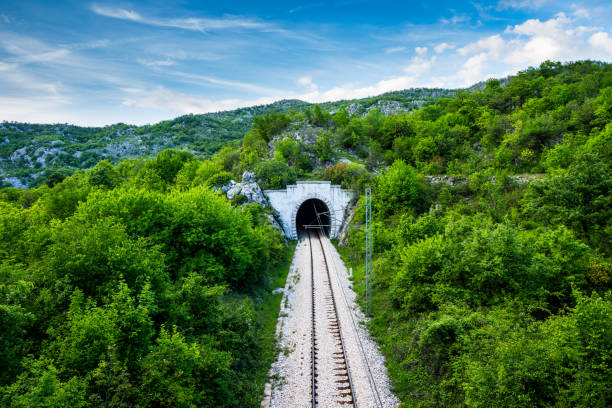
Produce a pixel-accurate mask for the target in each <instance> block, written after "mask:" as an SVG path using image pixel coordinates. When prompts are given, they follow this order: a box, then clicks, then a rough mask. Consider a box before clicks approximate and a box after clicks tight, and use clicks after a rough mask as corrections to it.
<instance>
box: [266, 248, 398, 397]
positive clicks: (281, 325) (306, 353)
mask: <svg viewBox="0 0 612 408" xmlns="http://www.w3.org/2000/svg"><path fill="white" fill-rule="evenodd" d="M312 242H313V248H315V249H317V248H316V241H315V240H314V239H313V241H312ZM322 244H323V246H324V249H325V253H326V256H327V262H328V267H329V272H330V277H331V284H332V287H333V289H334V296H335V298H336V306H337V309H338V317H339V320H340V326H341V329H342V334H343V336H344V347H345V350H346V354H347V357H348V362H349V367H350V372H351V376H352V380H353V386H354V389H355V397H356V398H355V400H356V403H357V406H358V407H360V408H362V407H385V408H386V407H396V406H397V405H398V404H399V400H398V399H397V397H395V396H394V395H393V394H392V393H391V390H390V385H389V378H388V376H387V370H386V368H385V365H384V362H385V360H384V357H383V355H382V354H381V353H380V350H379V349H378V347H377V345H376V343H375V342H374V340H373V339H372V338H371V337H370V336H369V334H368V332H367V329H366V328H365V326H364V324H363V323H364V322H365V321H366V320H367V318H366V317H365V316H364V315H363V313H362V312H361V310H360V309H359V306H358V305H357V304H356V303H355V297H356V295H355V292H353V290H352V283H351V282H350V281H349V280H348V274H347V270H346V267H345V266H344V263H343V262H342V260H341V259H340V256H339V254H338V252H337V251H336V249H335V248H334V246H333V245H332V244H331V242H330V241H329V240H328V239H327V238H323V239H322ZM320 253H321V251H320V248H318V251H316V250H315V251H314V253H313V255H314V257H315V260H314V265H315V280H317V279H319V278H318V276H317V274H321V273H324V270H323V268H322V265H323V261H322V260H320V256H321V254H320ZM317 258H319V259H317ZM325 279H326V278H325ZM317 307H320V306H319V302H318V301H317ZM321 307H322V308H323V305H321ZM317 324H318V323H317ZM311 329H312V320H311V281H310V249H309V246H308V240H304V239H302V240H300V242H299V243H298V246H297V248H296V251H295V254H294V257H293V262H292V264H291V268H290V270H289V275H288V277H287V283H286V286H285V291H284V295H283V300H282V303H281V310H280V314H279V319H278V322H277V327H276V336H277V341H278V345H279V347H280V349H281V351H280V353H279V355H278V358H277V360H276V362H275V363H274V364H273V365H272V368H271V369H270V375H271V381H270V383H269V384H268V385H267V386H266V396H265V398H264V400H263V401H262V406H263V407H272V408H286V407H310V406H311V404H312V402H311V395H312V394H311V386H312V383H311V372H310V370H311ZM320 341H324V340H320ZM324 347H325V346H324V345H323V344H319V360H318V361H319V363H318V364H319V376H320V377H319V385H318V387H319V395H320V400H319V402H320V405H319V406H321V407H324V406H328V405H327V403H326V402H325V401H324V400H323V399H321V398H322V396H323V395H325V394H328V395H331V394H333V393H335V392H337V391H336V389H335V387H336V384H333V383H328V382H324V381H322V380H323V377H322V372H321V370H322V369H324V367H325V366H326V363H325V362H323V361H321V360H322V359H321V358H322V357H323V355H324V354H325V353H324V350H323V348H324Z"/></svg>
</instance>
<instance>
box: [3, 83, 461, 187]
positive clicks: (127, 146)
mask: <svg viewBox="0 0 612 408" xmlns="http://www.w3.org/2000/svg"><path fill="white" fill-rule="evenodd" d="M453 93H454V91H452V90H444V89H410V90H405V91H398V92H391V93H387V94H384V95H380V96H378V97H373V98H365V99H360V100H352V101H337V102H329V103H324V104H322V105H321V106H322V107H323V108H324V109H327V110H331V111H334V110H337V109H338V108H339V107H340V106H347V107H348V109H349V112H350V113H351V114H352V115H364V114H367V113H368V112H369V111H371V110H372V109H374V108H378V109H381V110H382V111H383V112H385V113H386V114H390V113H398V112H404V111H406V112H407V111H411V110H413V109H415V108H418V107H421V106H423V105H425V104H428V103H431V102H432V101H433V100H435V99H436V98H439V97H442V96H449V95H453ZM310 108H312V104H309V103H306V102H302V101H298V100H283V101H279V102H275V103H273V104H270V105H265V106H254V107H249V108H241V109H236V110H232V111H225V112H217V113H209V114H201V115H185V116H181V117H178V118H176V119H173V120H169V121H164V122H160V123H157V124H154V125H149V126H131V125H127V124H123V123H119V124H116V125H112V126H106V127H101V128H88V127H79V126H72V125H68V124H54V125H40V124H28V123H16V122H3V123H1V124H0V180H1V181H2V183H3V184H4V185H7V186H13V187H26V186H29V185H38V184H40V183H41V182H43V181H44V180H45V179H46V178H47V177H48V176H49V175H50V174H53V173H54V172H56V171H59V174H61V175H62V176H63V177H65V176H67V175H69V174H71V173H72V172H74V171H75V170H77V169H87V168H90V167H93V166H94V165H95V164H96V163H97V162H98V161H100V160H103V159H106V160H109V161H110V162H112V163H117V162H118V161H120V160H121V159H125V158H137V157H151V156H153V155H155V154H156V153H158V152H160V151H162V150H164V149H170V148H173V149H181V150H187V151H190V152H192V153H194V154H195V155H197V156H199V157H204V158H206V157H210V155H211V154H213V153H214V152H216V151H218V150H219V149H220V148H221V147H222V146H224V145H226V144H228V143H230V142H233V141H240V140H241V139H242V137H243V136H244V134H245V133H246V132H247V131H248V130H249V128H250V127H251V125H252V124H253V117H254V116H258V115H263V114H265V113H270V112H289V111H294V112H304V111H305V110H307V109H310Z"/></svg>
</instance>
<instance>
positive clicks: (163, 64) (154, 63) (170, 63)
mask: <svg viewBox="0 0 612 408" xmlns="http://www.w3.org/2000/svg"><path fill="white" fill-rule="evenodd" d="M137 61H138V63H139V64H141V65H144V66H146V67H149V68H158V67H171V66H173V65H176V63H175V62H174V61H172V60H154V61H149V60H145V59H141V58H139V59H138V60H137Z"/></svg>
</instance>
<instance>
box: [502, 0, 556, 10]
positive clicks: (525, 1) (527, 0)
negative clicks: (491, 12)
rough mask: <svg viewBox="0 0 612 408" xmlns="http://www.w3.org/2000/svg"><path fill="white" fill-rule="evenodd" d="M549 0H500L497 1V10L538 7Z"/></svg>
mask: <svg viewBox="0 0 612 408" xmlns="http://www.w3.org/2000/svg"><path fill="white" fill-rule="evenodd" d="M549 2H550V0H500V1H499V3H497V10H508V9H522V8H532V9H539V8H540V7H542V6H543V5H545V4H546V3H549Z"/></svg>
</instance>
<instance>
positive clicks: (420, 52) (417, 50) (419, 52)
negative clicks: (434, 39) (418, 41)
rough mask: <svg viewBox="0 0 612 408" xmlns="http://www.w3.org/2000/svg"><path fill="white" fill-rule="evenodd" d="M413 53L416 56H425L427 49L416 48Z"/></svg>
mask: <svg viewBox="0 0 612 408" xmlns="http://www.w3.org/2000/svg"><path fill="white" fill-rule="evenodd" d="M414 51H415V52H416V53H417V55H425V54H427V47H416V48H415V49H414Z"/></svg>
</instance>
